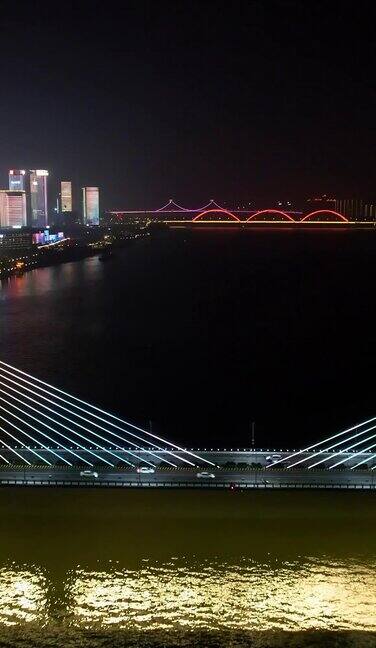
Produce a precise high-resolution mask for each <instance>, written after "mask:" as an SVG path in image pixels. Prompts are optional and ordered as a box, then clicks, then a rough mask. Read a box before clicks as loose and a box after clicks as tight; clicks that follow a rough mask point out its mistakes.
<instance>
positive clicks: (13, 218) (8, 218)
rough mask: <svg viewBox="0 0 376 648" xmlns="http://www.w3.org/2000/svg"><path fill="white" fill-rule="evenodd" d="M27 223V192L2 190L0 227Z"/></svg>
mask: <svg viewBox="0 0 376 648" xmlns="http://www.w3.org/2000/svg"><path fill="white" fill-rule="evenodd" d="M25 225H26V192H25V191H11V190H10V189H1V190H0V227H24V226H25Z"/></svg>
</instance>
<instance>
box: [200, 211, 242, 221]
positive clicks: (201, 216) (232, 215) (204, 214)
mask: <svg viewBox="0 0 376 648" xmlns="http://www.w3.org/2000/svg"><path fill="white" fill-rule="evenodd" d="M213 213H214V214H226V216H229V217H230V219H232V220H234V221H236V222H238V223H240V218H238V217H237V216H235V214H232V213H231V212H230V211H228V210H227V209H207V210H206V211H203V212H201V214H197V216H195V217H194V218H193V219H192V221H197V220H204V217H205V216H206V215H207V214H213Z"/></svg>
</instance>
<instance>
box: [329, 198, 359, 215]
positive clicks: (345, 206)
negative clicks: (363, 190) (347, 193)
mask: <svg viewBox="0 0 376 648" xmlns="http://www.w3.org/2000/svg"><path fill="white" fill-rule="evenodd" d="M335 209H336V211H337V212H339V213H340V214H343V216H346V218H348V219H349V220H351V221H362V220H364V201H363V200H358V199H355V198H351V199H345V200H336V202H335Z"/></svg>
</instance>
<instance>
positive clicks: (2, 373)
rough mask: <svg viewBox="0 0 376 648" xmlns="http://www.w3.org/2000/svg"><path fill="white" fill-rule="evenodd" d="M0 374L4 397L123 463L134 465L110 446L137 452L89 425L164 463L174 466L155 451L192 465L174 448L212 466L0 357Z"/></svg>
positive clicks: (191, 463)
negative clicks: (69, 424) (68, 424)
mask: <svg viewBox="0 0 376 648" xmlns="http://www.w3.org/2000/svg"><path fill="white" fill-rule="evenodd" d="M4 367H7V368H8V369H5V368H4ZM20 374H21V375H20ZM9 376H12V378H13V379H11V378H10V377H9ZM21 376H26V377H27V378H29V379H31V380H27V379H25V378H22V377H21ZM0 377H1V378H2V379H3V380H6V381H7V382H6V383H4V382H0V385H2V387H4V388H5V390H7V391H5V390H4V389H0V392H2V393H5V394H6V396H7V398H11V399H12V400H13V401H14V400H15V401H17V402H18V403H20V404H22V407H26V408H28V410H34V411H35V412H37V413H38V414H39V416H42V417H44V418H46V419H49V420H51V421H53V423H54V425H55V426H58V427H60V428H64V429H66V430H67V431H69V432H70V434H74V435H75V436H78V437H80V438H81V439H83V440H85V441H87V442H88V443H92V444H93V445H94V444H95V447H96V448H98V449H101V450H102V451H103V452H106V453H107V454H109V455H112V456H114V457H115V458H117V459H119V460H120V461H122V462H124V463H128V465H131V466H134V464H131V463H130V462H128V461H126V460H125V459H124V458H123V457H120V456H119V455H117V454H115V453H114V452H113V450H114V449H115V450H117V451H119V450H122V451H123V452H126V453H127V454H128V455H130V456H133V457H136V458H137V459H138V460H139V459H140V457H139V455H136V454H134V452H131V451H130V450H126V449H125V448H124V447H120V444H118V443H115V442H114V441H112V440H111V439H108V438H107V437H104V436H102V435H101V434H98V432H95V431H94V430H93V429H91V427H93V426H94V427H95V428H96V429H99V430H101V431H103V432H104V433H106V435H111V436H112V437H114V438H116V439H119V440H121V441H122V444H124V443H125V442H126V443H128V444H130V445H132V447H134V448H135V450H136V449H137V450H142V451H144V452H145V453H147V454H148V455H150V456H153V457H155V458H156V459H158V461H164V462H165V463H167V464H169V465H171V466H173V467H176V464H175V463H172V462H171V461H169V460H167V459H165V458H164V456H160V454H156V453H157V452H158V453H162V454H163V455H166V454H167V455H168V456H169V457H173V458H175V459H177V460H178V461H180V462H182V463H185V464H188V465H190V466H195V464H194V463H193V462H192V461H191V460H190V459H187V458H186V457H185V456H178V455H176V454H175V453H176V452H181V453H183V454H184V455H188V456H189V457H192V458H194V459H198V460H199V461H200V462H204V463H207V464H209V465H211V466H215V464H214V463H213V462H212V461H209V460H208V459H204V458H202V457H200V456H199V455H197V454H195V453H193V452H191V451H189V450H186V449H185V448H182V447H181V446H178V445H177V444H174V443H171V442H170V441H167V440H166V439H163V438H162V437H159V436H157V435H155V434H152V433H151V432H148V431H147V430H144V429H142V428H140V427H138V426H136V425H133V424H132V423H129V422H127V421H124V420H123V419H121V418H119V417H117V416H115V415H113V414H110V413H109V412H106V411H105V410H102V409H100V408H99V407H96V406H94V405H91V404H90V403H87V402H86V401H84V400H82V399H80V398H77V397H75V396H72V395H71V394H69V393H67V392H65V391H63V390H61V389H58V388H57V387H54V386H52V385H49V384H48V383H46V382H44V381H42V380H39V379H38V378H34V376H31V375H30V374H28V373H26V372H24V371H21V370H20V369H17V368H15V367H13V366H12V365H9V364H7V363H5V362H2V361H0ZM9 382H10V383H12V384H14V385H16V386H17V387H18V388H20V389H22V390H24V391H27V392H28V393H29V394H33V395H34V396H36V397H37V398H38V401H36V399H35V398H32V397H30V396H28V395H27V394H25V393H24V391H23V392H20V391H19V390H17V389H15V388H13V387H11V386H10V385H9V384H8V383H9ZM25 383H26V385H29V387H26V386H25ZM40 385H44V386H45V387H47V388H48V389H45V388H44V387H41V386H40ZM30 387H32V388H33V389H30ZM10 390H11V391H12V392H13V394H11V393H9V391H10ZM35 390H38V391H35ZM40 392H43V393H44V394H47V395H48V396H50V398H47V397H46V396H43V394H42V393H40ZM14 393H16V394H18V395H19V396H21V397H22V399H27V400H29V401H32V402H33V404H34V405H37V406H38V409H37V408H36V407H33V406H31V405H30V404H29V403H28V402H25V401H24V400H21V399H19V398H17V397H16V396H14ZM58 394H63V395H64V396H67V397H68V398H69V399H70V400H68V399H67V398H63V397H62V396H59V395H58ZM40 399H42V400H44V401H45V402H49V403H50V404H52V405H53V407H54V409H52V408H51V407H48V406H47V405H45V404H44V403H41V402H40ZM0 400H2V401H5V402H6V403H7V404H8V405H9V406H11V407H12V408H13V409H16V410H18V411H20V412H22V414H23V415H24V416H25V415H26V416H27V417H29V418H31V419H33V420H35V421H37V422H38V424H39V425H43V426H44V427H47V428H48V429H49V430H50V431H52V432H53V433H54V434H55V435H60V436H61V437H63V438H65V439H67V440H68V441H70V442H71V443H72V444H73V445H74V446H77V447H79V448H81V449H82V450H83V451H85V452H87V453H89V454H92V455H94V456H95V457H96V458H98V459H99V460H100V461H103V462H104V463H107V464H108V465H111V466H113V464H112V463H110V462H109V461H107V460H106V459H105V458H104V457H99V456H98V455H96V454H95V453H94V452H92V451H91V450H90V448H88V447H86V446H83V445H81V444H80V443H78V442H77V441H76V440H73V439H71V438H70V437H68V436H67V435H65V434H63V433H62V432H60V431H59V430H56V428H52V427H51V426H49V425H47V424H46V423H44V422H43V421H42V420H40V419H37V418H35V417H34V416H32V415H31V414H30V413H29V411H26V410H21V409H20V408H19V407H17V406H16V405H14V403H13V402H9V401H6V400H5V399H4V398H3V397H0ZM72 401H74V402H72ZM61 403H64V404H65V405H68V406H69V408H68V407H65V405H62V404H61ZM77 403H80V405H78V404H77ZM0 407H1V406H0ZM39 408H43V409H44V410H47V411H49V412H51V413H52V414H53V417H54V418H52V417H51V416H49V415H48V414H46V413H45V412H44V411H40V409H39ZM57 408H59V409H60V410H63V411H65V412H68V413H69V415H70V416H71V417H73V418H68V417H67V416H65V415H64V414H62V413H61V412H59V411H58V410H57ZM2 409H4V408H2ZM75 410H79V411H80V412H82V413H83V414H85V416H82V415H81V414H79V413H78V412H77V411H75ZM6 411H7V413H9V414H10V415H11V416H14V417H16V418H18V420H21V421H22V422H23V423H24V424H26V425H28V426H29V427H31V428H32V429H33V430H34V431H35V432H37V433H38V434H42V435H44V436H45V437H47V438H48V439H49V440H50V441H53V442H54V443H55V444H56V440H54V439H52V438H51V437H49V436H48V435H46V434H45V433H44V432H41V430H39V429H37V428H35V427H34V426H32V425H30V424H29V423H27V422H26V421H25V420H24V419H20V418H19V417H17V416H16V415H15V414H13V412H12V411H10V412H9V410H6ZM96 412H100V413H101V414H103V415H104V416H105V417H107V418H104V417H103V416H99V415H98V414H96ZM57 417H58V418H57ZM87 417H91V418H94V419H96V420H95V421H93V420H91V419H90V418H87ZM77 418H78V419H80V420H82V421H84V422H85V423H87V424H89V425H90V426H91V427H90V428H88V427H86V426H84V425H82V424H81V423H79V422H78V421H77V420H75V419H77ZM108 418H111V419H112V420H111V421H110V420H108ZM59 419H63V420H65V421H68V422H69V423H71V424H72V425H73V426H74V427H75V428H80V429H82V430H85V431H86V432H87V433H88V434H90V435H92V436H94V437H96V439H98V438H99V439H101V440H103V441H105V442H106V443H107V444H109V445H110V446H112V447H111V449H109V448H108V447H106V448H103V447H102V446H99V445H98V441H97V440H96V439H90V438H88V437H86V436H85V435H83V434H81V433H80V432H77V431H76V430H73V429H72V428H71V427H67V426H66V425H64V424H63V423H62V422H61V421H60V420H59ZM96 421H100V422H101V423H104V424H105V425H106V427H104V426H103V425H100V424H99V423H97V422H96ZM112 421H118V422H119V423H121V426H120V425H118V424H117V423H113V422H112ZM108 426H111V428H115V429H117V430H119V431H120V432H122V433H123V435H122V436H120V435H119V434H117V433H116V432H114V431H113V430H109V429H108ZM126 427H131V428H132V429H133V430H137V431H138V432H140V433H141V434H142V435H143V436H140V435H139V434H135V433H134V432H132V431H130V430H128V429H126ZM21 432H22V430H21ZM129 437H132V438H135V439H137V440H138V441H141V442H142V443H143V444H144V447H142V446H140V445H138V444H136V443H135V442H134V441H131V440H130V439H129ZM150 439H156V440H158V441H159V442H161V443H164V444H165V445H167V446H168V449H167V448H166V447H165V448H163V447H161V446H160V445H159V444H157V443H156V442H155V441H151V440H150ZM33 440H34V439H33ZM35 441H36V440H35ZM38 444H39V445H42V446H43V444H40V442H38ZM145 444H146V445H148V446H151V448H149V447H145ZM43 447H45V446H43ZM59 447H60V448H61V449H64V450H65V451H68V452H71V453H72V454H74V455H75V456H76V457H77V458H79V459H80V460H81V461H84V462H85V463H87V464H88V465H92V464H91V463H90V462H88V461H86V460H85V459H83V458H82V457H80V456H79V455H78V454H77V453H74V452H73V451H72V449H69V448H67V447H66V446H64V445H62V444H59ZM48 451H49V452H52V451H51V450H50V449H49V448H48ZM153 451H154V452H153ZM59 458H60V459H62V460H63V461H64V459H63V458H62V457H59ZM65 462H66V463H69V462H67V461H66V460H65ZM143 462H145V463H148V464H149V465H151V466H154V464H153V463H152V462H150V461H148V460H144V459H143ZM69 465H71V464H69Z"/></svg>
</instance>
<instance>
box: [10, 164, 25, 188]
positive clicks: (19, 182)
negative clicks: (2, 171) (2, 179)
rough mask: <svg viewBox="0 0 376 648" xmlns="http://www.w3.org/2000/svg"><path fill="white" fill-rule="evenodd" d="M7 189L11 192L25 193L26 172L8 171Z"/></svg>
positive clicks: (19, 170)
mask: <svg viewBox="0 0 376 648" xmlns="http://www.w3.org/2000/svg"><path fill="white" fill-rule="evenodd" d="M9 189H10V190H11V191H26V171H25V169H10V171H9Z"/></svg>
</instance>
